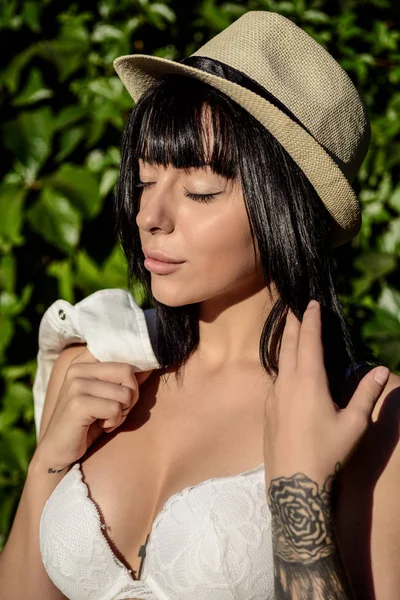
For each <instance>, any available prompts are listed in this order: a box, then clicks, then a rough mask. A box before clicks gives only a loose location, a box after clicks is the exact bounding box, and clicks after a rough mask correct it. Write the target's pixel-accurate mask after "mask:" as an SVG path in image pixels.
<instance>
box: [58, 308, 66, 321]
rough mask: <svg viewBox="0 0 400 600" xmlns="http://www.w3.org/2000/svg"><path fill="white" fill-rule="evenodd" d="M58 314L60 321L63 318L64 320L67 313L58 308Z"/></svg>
mask: <svg viewBox="0 0 400 600" xmlns="http://www.w3.org/2000/svg"><path fill="white" fill-rule="evenodd" d="M58 316H59V317H60V319H61V320H62V321H64V320H65V317H66V316H67V315H66V314H65V312H64V311H63V310H62V309H60V310H59V311H58Z"/></svg>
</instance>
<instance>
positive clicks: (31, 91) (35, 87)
mask: <svg viewBox="0 0 400 600" xmlns="http://www.w3.org/2000/svg"><path fill="white" fill-rule="evenodd" d="M52 95H53V91H52V90H50V89H49V88H46V86H45V84H44V83H43V79H42V74H41V72H40V71H39V69H36V68H33V69H31V71H30V73H29V77H28V81H27V82H26V85H25V87H24V89H23V90H22V92H20V93H19V94H18V96H16V98H14V101H13V104H14V106H24V105H26V104H34V103H35V102H39V101H40V100H44V99H45V98H51V97H52Z"/></svg>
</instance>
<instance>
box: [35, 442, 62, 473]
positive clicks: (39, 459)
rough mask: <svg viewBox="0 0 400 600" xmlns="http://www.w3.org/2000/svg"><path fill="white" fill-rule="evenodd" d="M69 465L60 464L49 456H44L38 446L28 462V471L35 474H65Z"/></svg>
mask: <svg viewBox="0 0 400 600" xmlns="http://www.w3.org/2000/svg"><path fill="white" fill-rule="evenodd" d="M70 467H71V465H65V464H60V463H59V461H56V460H52V458H51V457H49V456H47V455H46V456H44V455H43V453H42V452H41V451H40V449H39V448H37V449H36V451H35V453H34V454H33V456H32V459H31V462H30V464H29V471H30V472H33V473H37V474H49V475H50V474H51V475H65V473H66V472H67V471H68V469H69V468H70Z"/></svg>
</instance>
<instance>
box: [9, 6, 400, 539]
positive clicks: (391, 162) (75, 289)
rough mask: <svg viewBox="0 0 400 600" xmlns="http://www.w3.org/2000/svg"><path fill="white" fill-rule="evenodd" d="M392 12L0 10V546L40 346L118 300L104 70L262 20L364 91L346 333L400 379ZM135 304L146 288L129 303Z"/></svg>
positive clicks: (120, 107) (16, 483) (341, 270)
mask: <svg viewBox="0 0 400 600" xmlns="http://www.w3.org/2000/svg"><path fill="white" fill-rule="evenodd" d="M394 4H395V3H392V2H390V0H374V1H372V0H370V1H367V0H365V1H362V0H345V1H343V2H341V3H339V2H334V1H333V0H325V1H324V0H315V1H310V2H305V1H301V0H293V1H290V2H289V1H288V2H273V1H270V0H259V1H255V0H252V1H249V2H247V4H246V5H244V4H243V3H242V2H240V1H234V2H218V1H217V0H202V1H198V0H197V1H192V2H186V1H182V2H179V1H178V0H164V1H163V2H162V1H160V2H150V1H149V0H134V1H133V2H132V0H129V1H128V0H119V1H117V0H100V1H99V2H94V1H87V2H85V3H83V4H81V3H79V4H78V3H77V4H70V3H69V2H56V1H55V0H42V1H33V0H31V1H25V2H18V1H17V0H10V1H8V2H7V3H5V2H3V3H2V9H1V14H0V29H1V36H0V37H1V42H0V43H1V44H2V46H3V48H2V50H3V51H2V53H1V57H2V58H1V60H2V64H1V67H0V68H1V72H0V94H1V100H2V110H1V117H0V118H1V133H0V135H1V139H2V144H3V146H4V149H5V150H6V151H5V152H4V157H3V160H2V162H1V165H0V170H1V183H0V372H1V384H0V385H1V392H0V395H1V398H2V399H1V404H0V547H1V545H2V544H3V543H4V541H5V539H6V536H7V534H8V531H9V528H10V525H11V522H12V518H13V514H14V511H15V509H16V505H17V502H18V499H19V496H20V493H21V489H22V486H23V483H24V479H25V476H26V469H27V466H28V464H29V461H30V457H31V455H32V452H33V450H34V446H35V435H34V425H33V403H32V391H31V389H32V383H33V378H34V374H35V369H36V353H37V332H38V326H39V322H40V318H41V316H42V315H43V312H44V311H45V309H46V308H47V307H48V306H49V305H50V304H51V303H52V302H53V301H54V300H56V299H57V298H59V297H62V298H64V299H66V300H68V301H69V302H71V303H74V302H77V301H79V300H80V299H82V298H83V297H85V296H86V295H88V294H90V293H92V292H94V291H96V290H98V289H101V288H107V287H122V288H126V280H127V278H126V265H125V262H124V259H123V257H122V255H121V252H120V251H119V249H118V248H117V247H116V246H115V241H114V239H113V235H112V230H111V226H110V218H111V194H112V190H113V187H114V184H115V181H116V178H117V172H118V164H119V157H120V155H119V140H120V135H121V132H122V129H123V126H124V123H125V121H126V118H127V115H128V112H129V110H130V109H131V106H132V101H131V99H130V97H129V95H128V93H127V92H126V91H125V90H124V88H123V86H122V83H121V82H120V80H119V79H118V77H117V76H116V75H115V73H114V71H113V67H112V61H113V59H114V58H115V57H117V56H119V55H123V54H129V53H132V52H139V53H147V54H155V55H157V56H162V57H165V58H170V59H176V60H179V59H180V58H183V57H184V56H188V55H189V54H191V53H192V52H193V51H194V50H195V49H197V48H198V47H199V46H200V45H202V44H203V43H204V42H205V41H206V40H207V39H209V38H210V37H211V36H213V35H215V34H216V33H218V32H219V31H220V30H222V29H223V28H225V27H226V26H228V25H229V24H230V23H231V22H232V21H234V20H235V19H236V18H238V17H239V16H240V15H241V14H243V13H244V12H246V11H247V10H263V9H264V10H272V11H275V12H279V13H281V14H284V15H285V16H287V17H289V18H291V19H293V20H294V21H295V22H296V23H298V24H299V25H300V26H302V27H303V28H304V29H305V30H306V31H307V32H309V33H310V34H311V35H312V36H313V37H315V38H316V39H317V40H318V41H319V42H320V43H321V44H322V45H323V46H325V47H326V48H327V49H328V50H329V51H330V52H331V53H332V54H333V55H334V56H335V58H336V59H337V60H338V61H339V62H340V63H341V64H342V66H343V67H344V69H345V70H346V71H347V72H348V74H349V75H350V77H351V78H352V80H353V81H354V83H355V84H356V86H357V87H358V88H359V89H360V90H361V93H362V95H363V97H364V99H365V102H366V104H367V107H368V111H369V114H370V118H371V121H372V143H371V147H370V151H369V153H368V156H367V159H366V161H365V162H364V165H363V166H362V168H361V171H360V173H359V176H358V178H357V181H356V182H355V184H354V187H355V189H356V192H358V193H359V197H360V199H361V202H362V205H363V215H364V220H363V225H362V230H361V233H360V234H359V236H357V238H356V239H355V240H353V241H352V242H351V243H350V244H348V245H346V247H342V248H338V249H337V267H338V279H339V284H340V292H341V299H342V303H343V306H344V309H345V311H346V314H347V316H348V319H349V322H350V323H351V325H352V326H353V328H354V331H355V333H356V335H359V336H360V337H361V338H362V339H365V340H366V341H367V342H368V343H370V345H371V346H372V348H373V349H374V350H375V351H376V352H377V353H378V354H379V355H380V356H381V357H382V359H383V360H384V361H385V363H386V364H387V365H388V366H389V367H390V368H391V369H392V370H397V369H399V368H400V289H399V281H400V280H399V266H398V255H399V251H400V184H399V166H400V141H399V140H400V136H399V132H400V91H399V82H400V53H399V37H400V33H399V30H398V29H397V28H396V26H395V24H396V23H397V24H398V23H399V22H400V21H399V16H400V15H399V12H400V9H399V6H398V5H397V3H396V6H394ZM133 293H134V294H135V297H136V299H137V301H138V302H139V303H142V302H143V301H144V298H143V293H142V289H141V288H140V286H136V287H135V289H134V290H133Z"/></svg>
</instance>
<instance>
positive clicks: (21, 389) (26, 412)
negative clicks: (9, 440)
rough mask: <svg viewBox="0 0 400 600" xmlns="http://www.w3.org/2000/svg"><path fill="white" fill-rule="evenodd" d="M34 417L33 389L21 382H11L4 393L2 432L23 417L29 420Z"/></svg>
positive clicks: (0, 416) (0, 422)
mask: <svg viewBox="0 0 400 600" xmlns="http://www.w3.org/2000/svg"><path fill="white" fill-rule="evenodd" d="M32 418H33V396H32V391H31V389H30V388H29V387H28V386H27V385H25V384H24V383H21V382H18V381H16V382H14V383H9V384H8V385H7V386H6V390H5V394H4V395H3V402H2V410H1V412H0V434H2V433H4V431H6V430H7V429H8V428H9V427H11V426H12V425H14V424H15V423H17V422H18V421H19V419H23V420H24V421H25V422H29V421H30V420H31V419H32Z"/></svg>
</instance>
